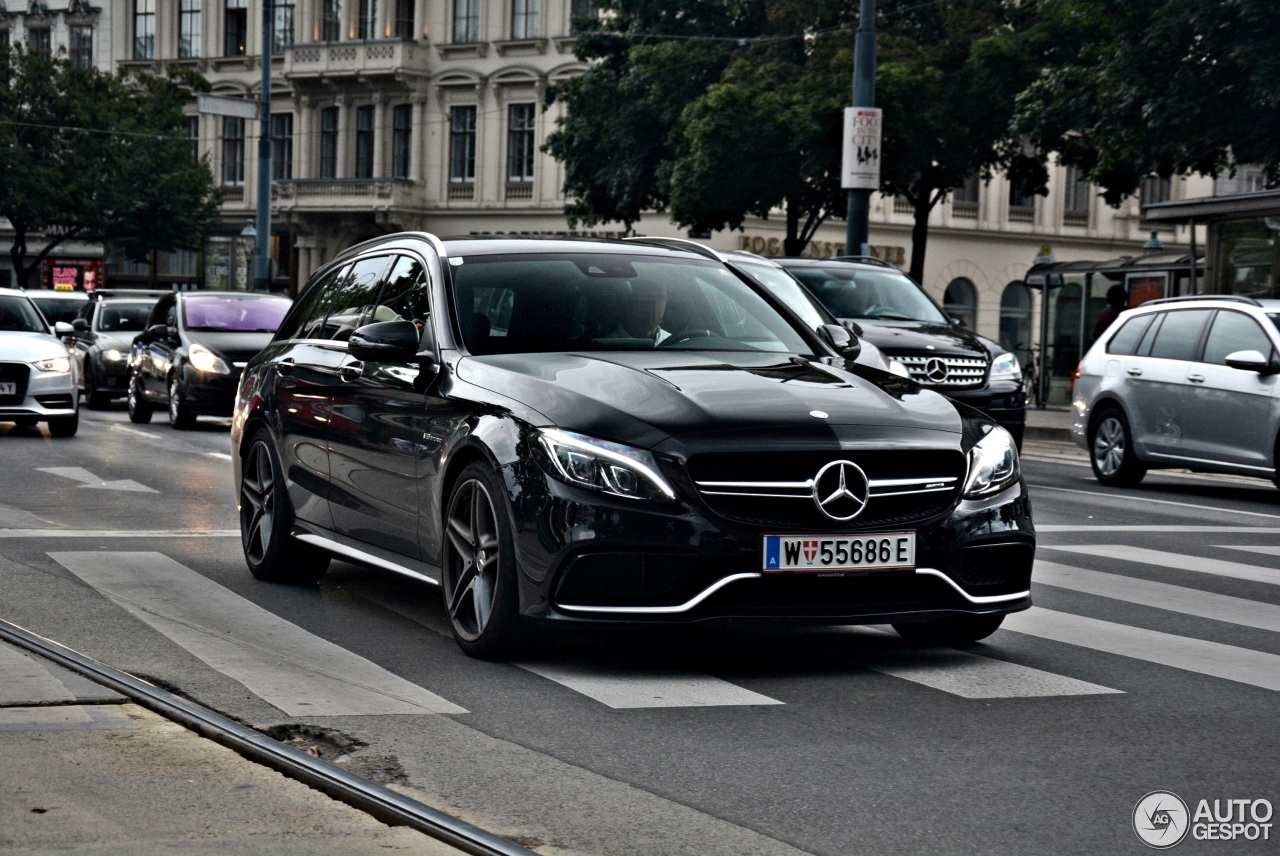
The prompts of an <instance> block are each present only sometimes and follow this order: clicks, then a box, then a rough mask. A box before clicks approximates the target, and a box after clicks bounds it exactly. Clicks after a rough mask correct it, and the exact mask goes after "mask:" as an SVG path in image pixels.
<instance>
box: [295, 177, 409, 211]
mask: <svg viewBox="0 0 1280 856" xmlns="http://www.w3.org/2000/svg"><path fill="white" fill-rule="evenodd" d="M413 187H414V183H413V182H412V181H409V180H408V179H402V178H295V179H290V180H287V181H276V182H273V183H272V185H271V201H272V202H273V203H275V204H276V205H278V206H280V207H282V208H293V209H307V208H312V209H338V210H341V209H346V208H351V209H362V208H363V209H367V208H368V206H370V205H376V206H378V207H387V206H390V207H396V208H400V207H406V206H409V205H412V204H414V200H413Z"/></svg>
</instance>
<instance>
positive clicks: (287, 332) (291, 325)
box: [275, 268, 345, 342]
mask: <svg viewBox="0 0 1280 856" xmlns="http://www.w3.org/2000/svg"><path fill="white" fill-rule="evenodd" d="M344 269H345V268H334V269H333V270H331V271H329V272H328V273H327V274H325V275H324V277H322V278H320V279H316V278H314V277H313V278H312V280H311V282H309V283H308V284H307V285H306V286H305V287H304V288H303V289H302V294H300V295H299V296H298V299H297V300H296V301H295V302H294V304H293V308H291V309H290V310H289V314H287V315H285V316H284V321H282V322H281V323H280V327H279V329H278V330H276V338H275V340H276V341H277V342H282V341H285V340H287V339H309V338H312V336H310V335H308V333H314V332H315V331H316V330H318V329H319V328H320V327H322V326H324V316H325V314H326V310H327V309H328V298H329V296H330V294H331V293H332V292H333V283H334V282H335V281H337V279H338V275H339V274H341V273H342V271H343V270H344Z"/></svg>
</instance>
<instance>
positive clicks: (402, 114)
mask: <svg viewBox="0 0 1280 856" xmlns="http://www.w3.org/2000/svg"><path fill="white" fill-rule="evenodd" d="M412 135H413V105H411V104H401V105H399V106H397V107H396V108H394V109H393V110H392V111H391V177H392V178H408V177H409V151H410V144H411V141H412V139H413V136H412Z"/></svg>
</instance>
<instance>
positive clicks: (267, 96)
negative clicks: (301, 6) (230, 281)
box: [253, 0, 275, 291]
mask: <svg viewBox="0 0 1280 856" xmlns="http://www.w3.org/2000/svg"><path fill="white" fill-rule="evenodd" d="M274 17H275V0H262V94H261V97H260V99H259V101H260V103H261V114H260V115H261V117H262V131H261V133H260V134H259V135H258V213H257V232H258V248H257V258H256V266H255V268H254V276H253V290H254V291H270V290H271V54H272V53H273V47H274V46H273V45H272V43H271V42H272V29H273V27H272V24H273V23H274V21H273V20H272V19H273V18H274Z"/></svg>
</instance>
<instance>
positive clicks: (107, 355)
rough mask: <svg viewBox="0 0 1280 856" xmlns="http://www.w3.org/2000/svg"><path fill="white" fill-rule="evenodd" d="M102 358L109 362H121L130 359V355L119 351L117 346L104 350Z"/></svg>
mask: <svg viewBox="0 0 1280 856" xmlns="http://www.w3.org/2000/svg"><path fill="white" fill-rule="evenodd" d="M102 358H103V359H104V360H106V361H107V362H109V363H119V362H122V361H124V360H127V359H129V355H128V354H122V353H121V352H119V351H117V350H116V349H115V348H111V349H110V350H108V351H103V352H102Z"/></svg>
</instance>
